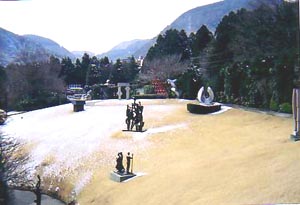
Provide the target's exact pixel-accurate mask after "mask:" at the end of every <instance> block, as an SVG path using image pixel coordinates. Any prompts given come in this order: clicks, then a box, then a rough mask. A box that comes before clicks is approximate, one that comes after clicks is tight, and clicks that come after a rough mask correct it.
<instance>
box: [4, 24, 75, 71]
mask: <svg viewBox="0 0 300 205" xmlns="http://www.w3.org/2000/svg"><path fill="white" fill-rule="evenodd" d="M0 50H1V52H0V65H2V66H5V65H8V64H9V63H12V62H15V63H27V62H32V61H43V60H48V59H49V56H51V55H54V56H57V57H64V56H68V57H71V58H73V57H74V55H73V54H72V53H70V52H69V51H67V50H66V49H65V48H63V47H61V46H59V45H58V44H57V43H55V42H54V41H52V40H50V39H47V38H43V37H40V36H34V35H23V36H21V35H17V34H14V33H12V32H10V31H7V30H5V29H3V28H0Z"/></svg>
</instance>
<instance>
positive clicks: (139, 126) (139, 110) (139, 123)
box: [135, 102, 145, 132]
mask: <svg viewBox="0 0 300 205" xmlns="http://www.w3.org/2000/svg"><path fill="white" fill-rule="evenodd" d="M143 110H144V106H142V103H141V102H139V104H137V107H136V121H135V128H136V131H139V132H141V131H142V130H143V127H144V124H145V123H144V122H143Z"/></svg>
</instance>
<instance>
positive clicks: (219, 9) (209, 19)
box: [100, 0, 282, 59]
mask: <svg viewBox="0 0 300 205" xmlns="http://www.w3.org/2000/svg"><path fill="white" fill-rule="evenodd" d="M262 1H263V2H265V3H266V4H270V3H272V4H276V3H279V2H282V0H225V1H220V2H217V3H213V4H209V5H205V6H200V7H196V8H194V9H191V10H189V11H187V12H185V13H183V14H182V15H180V16H179V17H178V18H177V19H176V20H175V21H173V22H172V23H171V24H170V25H168V26H166V28H165V29H163V30H162V31H161V32H160V33H161V34H163V33H165V31H166V30H168V29H177V30H179V31H180V30H182V29H183V30H185V31H186V33H187V34H188V35H189V34H190V33H191V32H196V31H197V30H198V29H199V28H200V27H201V26H202V25H206V26H207V27H208V28H209V29H210V30H211V31H212V32H214V31H215V29H216V28H217V26H218V24H219V22H220V21H221V20H222V18H223V17H224V16H225V15H227V14H228V13H230V12H231V11H236V10H238V9H241V8H246V9H253V8H255V7H257V5H259V4H260V3H261V2H262ZM155 42H156V37H154V38H153V39H148V40H144V44H143V45H142V46H140V45H138V46H136V45H135V42H132V44H131V47H130V48H131V50H130V51H128V50H127V49H123V50H122V55H125V54H127V53H130V55H133V56H134V57H139V56H145V55H146V54H147V52H148V50H149V48H150V47H151V46H152V45H153V44H154V43H155ZM115 48H116V47H115ZM115 48H113V49H111V50H110V51H109V52H107V53H109V54H110V55H111V56H116V57H118V54H120V50H119V49H115ZM133 49H136V50H133ZM100 56H102V54H101V55H100ZM122 57H124V56H122ZM112 59H114V58H112Z"/></svg>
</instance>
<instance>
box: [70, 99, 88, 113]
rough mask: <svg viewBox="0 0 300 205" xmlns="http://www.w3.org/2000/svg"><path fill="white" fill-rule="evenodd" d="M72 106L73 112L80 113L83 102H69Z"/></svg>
mask: <svg viewBox="0 0 300 205" xmlns="http://www.w3.org/2000/svg"><path fill="white" fill-rule="evenodd" d="M71 103H72V104H73V111H74V112H80V111H83V110H84V105H85V101H84V100H71Z"/></svg>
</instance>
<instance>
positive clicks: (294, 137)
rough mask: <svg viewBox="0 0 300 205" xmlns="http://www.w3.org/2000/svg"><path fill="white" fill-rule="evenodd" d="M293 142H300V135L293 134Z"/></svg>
mask: <svg viewBox="0 0 300 205" xmlns="http://www.w3.org/2000/svg"><path fill="white" fill-rule="evenodd" d="M291 140H293V141H299V140H300V135H299V134H292V135H291Z"/></svg>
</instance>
